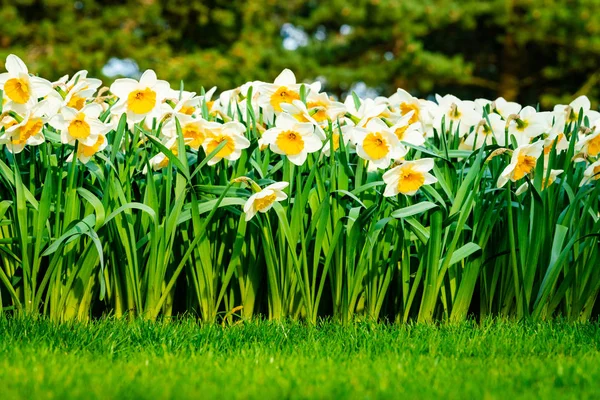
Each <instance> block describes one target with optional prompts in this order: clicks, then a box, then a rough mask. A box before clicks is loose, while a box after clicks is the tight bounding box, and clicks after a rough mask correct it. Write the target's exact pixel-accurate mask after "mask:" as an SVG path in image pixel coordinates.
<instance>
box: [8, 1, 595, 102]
mask: <svg viewBox="0 0 600 400" xmlns="http://www.w3.org/2000/svg"><path fill="white" fill-rule="evenodd" d="M0 4H1V8H0V20H1V21H2V29H1V30H0V57H1V58H2V61H0V62H3V59H4V58H5V56H6V55H7V54H9V53H15V54H17V55H19V56H20V57H22V58H23V59H24V60H25V62H26V63H27V64H28V65H29V66H30V70H31V71H32V72H35V73H39V74H40V75H43V76H45V77H48V78H50V79H56V78H59V77H60V76H61V75H63V74H67V73H72V72H74V71H76V70H78V69H87V70H89V71H90V73H91V75H93V76H98V77H101V78H103V79H104V81H105V82H106V83H107V84H108V83H110V81H111V80H112V79H114V78H115V77H114V76H110V77H107V76H105V75H103V67H104V66H105V65H106V64H107V62H108V61H109V59H111V58H113V57H114V58H117V59H131V60H133V61H134V62H135V63H136V64H137V65H138V66H139V69H140V70H144V69H146V68H153V69H155V70H156V71H157V73H158V75H159V76H160V77H161V78H163V79H167V80H169V81H170V82H171V83H172V84H173V85H174V86H176V87H178V85H179V82H180V80H182V79H183V80H184V81H185V83H186V87H187V88H188V89H191V90H199V88H200V86H204V87H210V86H213V85H217V86H218V87H219V89H221V90H225V89H228V88H232V87H234V86H237V85H240V84H242V83H244V82H246V81H248V80H256V79H259V80H272V79H273V78H274V77H275V76H276V75H277V73H278V72H279V71H280V70H281V69H283V68H285V67H289V68H291V69H293V70H294V71H295V72H296V75H297V76H298V77H299V79H301V80H312V79H316V78H317V77H321V78H324V79H325V89H326V90H328V91H330V92H332V93H336V94H338V95H339V94H342V93H344V92H346V91H348V90H349V89H350V88H351V87H352V84H353V83H356V82H364V83H365V84H366V85H367V86H368V87H370V88H373V89H374V90H375V91H376V92H378V93H381V94H385V95H389V94H391V93H393V92H394V91H395V88H396V87H403V88H405V89H407V90H409V91H411V92H412V93H414V94H416V95H419V96H423V97H425V96H427V95H430V94H432V93H442V94H444V93H448V92H450V93H453V94H456V95H457V96H459V97H464V98H476V97H494V96H498V95H502V96H504V97H506V98H508V99H516V100H519V101H521V102H524V103H533V104H535V103H537V102H538V101H539V102H540V103H541V105H542V106H544V107H548V106H550V105H551V104H552V103H554V102H559V101H568V100H569V99H570V98H572V97H573V96H576V95H580V94H587V95H588V96H590V98H592V99H593V101H594V105H597V101H598V99H600V89H599V87H600V85H598V80H599V79H600V63H599V61H600V0H571V1H569V0H488V1H481V0H461V1H449V0H435V1H434V0H404V1H390V0H354V1H350V0H328V1H317V0H286V1H281V0H208V1H199V0H160V1H158V0H127V1H114V0H108V1H99V0H79V1H72V0H47V1H34V0H0ZM104 71H105V72H107V73H108V70H107V69H104ZM110 75H112V73H111V74H110ZM372 93H373V92H372Z"/></svg>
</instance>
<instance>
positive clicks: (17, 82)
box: [0, 54, 53, 108]
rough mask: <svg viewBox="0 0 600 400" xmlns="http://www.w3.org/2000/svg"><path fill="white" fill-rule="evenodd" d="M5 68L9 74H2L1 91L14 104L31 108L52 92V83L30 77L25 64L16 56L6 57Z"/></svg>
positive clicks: (0, 78)
mask: <svg viewBox="0 0 600 400" xmlns="http://www.w3.org/2000/svg"><path fill="white" fill-rule="evenodd" d="M5 67H6V71H7V72H5V73H3V74H0V90H2V91H3V92H4V96H6V97H8V99H10V100H11V101H12V102H14V103H17V104H21V105H24V106H26V107H28V108H30V107H32V106H33V105H34V104H35V103H37V101H38V99H40V98H42V97H45V96H47V95H48V94H49V93H50V92H52V90H53V89H52V83H50V81H47V80H46V79H43V78H38V77H37V76H30V75H29V71H28V69H27V66H26V65H25V63H24V62H23V61H22V60H21V59H20V58H19V57H17V56H15V55H14V54H10V55H9V56H8V57H6V64H5Z"/></svg>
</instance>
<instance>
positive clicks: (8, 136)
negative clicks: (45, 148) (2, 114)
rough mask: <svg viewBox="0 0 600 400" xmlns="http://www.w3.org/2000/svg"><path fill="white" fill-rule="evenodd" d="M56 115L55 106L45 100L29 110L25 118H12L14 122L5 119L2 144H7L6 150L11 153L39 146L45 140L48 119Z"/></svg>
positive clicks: (0, 141)
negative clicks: (26, 147)
mask: <svg viewBox="0 0 600 400" xmlns="http://www.w3.org/2000/svg"><path fill="white" fill-rule="evenodd" d="M55 113H56V108H55V107H54V104H52V102H51V101H48V100H43V101H41V102H39V103H37V104H35V105H34V106H33V107H32V108H31V109H30V110H27V113H26V114H25V116H19V117H18V119H14V117H11V118H13V122H10V121H5V120H4V119H3V121H2V122H3V125H4V127H5V132H4V135H2V137H0V144H6V148H7V149H8V151H10V152H11V153H20V152H22V151H23V149H24V148H25V146H26V145H29V146H39V145H40V144H42V143H44V140H45V138H44V133H43V128H44V125H45V123H46V122H47V121H48V119H50V118H52V117H54V115H55ZM19 119H20V121H19ZM7 125H8V127H7Z"/></svg>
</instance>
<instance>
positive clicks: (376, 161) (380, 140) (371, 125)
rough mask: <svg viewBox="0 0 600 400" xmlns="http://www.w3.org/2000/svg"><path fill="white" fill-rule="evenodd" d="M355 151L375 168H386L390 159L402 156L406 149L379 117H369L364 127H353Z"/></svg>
mask: <svg viewBox="0 0 600 400" xmlns="http://www.w3.org/2000/svg"><path fill="white" fill-rule="evenodd" d="M354 140H356V153H357V154H358V155H359V157H361V158H363V159H365V160H367V161H370V162H371V164H372V165H373V166H374V167H376V168H382V169H383V168H387V167H388V166H389V165H390V162H391V161H392V160H398V159H400V158H401V157H403V156H404V155H405V154H406V153H407V152H408V150H407V149H406V148H405V147H404V146H402V145H401V144H400V141H399V140H398V137H397V136H396V134H395V133H394V132H393V131H392V130H391V129H390V128H389V127H388V126H387V125H386V123H385V122H383V121H382V120H381V119H379V118H373V119H371V120H370V121H369V122H368V123H367V125H366V127H365V128H355V132H354Z"/></svg>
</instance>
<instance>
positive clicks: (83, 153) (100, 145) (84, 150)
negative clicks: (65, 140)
mask: <svg viewBox="0 0 600 400" xmlns="http://www.w3.org/2000/svg"><path fill="white" fill-rule="evenodd" d="M107 145H108V141H107V139H106V136H105V135H104V134H100V135H98V136H96V141H95V142H94V143H92V144H91V145H89V146H87V145H85V144H83V143H79V144H78V145H77V159H78V160H79V161H80V162H81V163H82V164H87V163H88V162H90V160H91V159H92V157H93V156H94V155H95V154H96V153H99V152H101V151H102V150H104V149H105V148H106V146H107Z"/></svg>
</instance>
